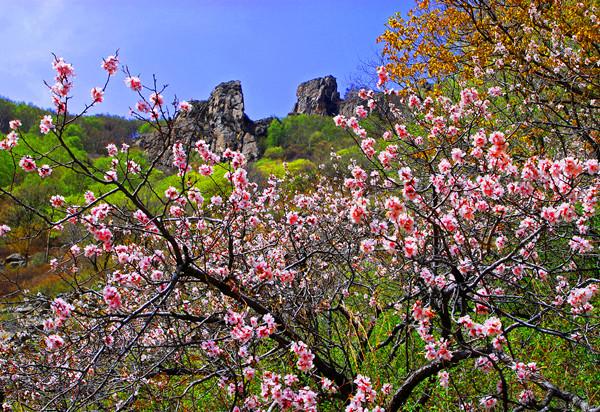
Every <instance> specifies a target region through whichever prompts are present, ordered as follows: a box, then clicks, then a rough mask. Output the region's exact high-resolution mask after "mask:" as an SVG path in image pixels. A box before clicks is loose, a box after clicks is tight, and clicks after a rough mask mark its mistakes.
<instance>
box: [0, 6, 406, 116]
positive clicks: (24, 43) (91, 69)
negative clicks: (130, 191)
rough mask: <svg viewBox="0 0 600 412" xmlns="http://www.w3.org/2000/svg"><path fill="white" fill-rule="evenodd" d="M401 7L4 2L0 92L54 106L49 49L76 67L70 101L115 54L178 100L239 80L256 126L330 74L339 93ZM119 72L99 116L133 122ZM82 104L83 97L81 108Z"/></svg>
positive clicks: (99, 76) (373, 52) (98, 78)
mask: <svg viewBox="0 0 600 412" xmlns="http://www.w3.org/2000/svg"><path fill="white" fill-rule="evenodd" d="M411 4H412V1H410V0H401V1H392V0H362V1H355V0H320V1H318V0H317V1H316V0H197V1H191V0H190V1H174V0H171V1H168V2H167V1H152V0H146V1H137V0H130V1H125V0H87V1H84V0H80V1H75V0H40V1H32V0H0V9H1V10H2V13H0V39H2V41H1V45H0V52H1V53H0V55H2V58H3V63H2V64H1V65H0V95H3V96H6V97H9V98H11V99H13V100H17V101H26V102H33V103H35V104H37V105H41V106H43V107H49V106H50V98H49V93H48V92H47V90H45V89H44V87H43V83H42V82H43V80H48V81H51V80H52V76H53V73H52V70H51V67H50V62H51V54H50V53H51V52H55V53H56V54H58V55H60V56H63V57H65V60H67V61H68V62H71V63H73V65H74V66H75V70H76V74H77V77H76V78H75V90H74V95H75V96H76V97H77V96H80V97H85V98H88V96H89V90H90V88H91V87H93V86H98V85H100V84H101V82H102V81H103V72H102V70H101V69H100V67H99V65H100V59H101V57H103V56H106V55H109V54H112V52H114V50H116V49H117V48H118V49H120V58H121V61H122V63H125V64H127V65H128V66H129V67H130V69H131V70H132V72H134V73H136V74H140V76H141V78H142V81H144V80H150V79H151V77H152V74H156V75H157V77H158V79H159V82H160V83H161V84H165V83H166V84H168V85H169V89H168V90H169V91H170V92H171V93H176V94H177V96H178V97H180V98H181V99H192V98H195V99H204V98H206V97H207V96H208V95H209V93H210V91H211V90H212V89H213V87H214V86H215V85H217V84H218V83H220V82H222V81H227V80H233V79H239V80H241V81H242V87H243V89H244V97H245V102H246V112H247V113H248V114H249V116H250V117H251V118H253V119H257V118H261V117H265V116H269V115H278V116H283V115H285V114H287V113H288V112H289V111H290V110H291V109H292V106H293V104H294V101H295V92H296V87H297V85H298V84H299V83H300V82H302V81H305V80H308V79H312V78H314V77H319V76H324V75H327V74H332V75H334V76H336V77H337V79H338V87H339V89H340V92H342V93H343V91H344V89H345V88H346V87H347V85H348V82H349V80H350V79H352V78H353V76H356V75H361V70H360V69H359V67H360V65H361V62H369V61H375V60H376V58H377V54H378V51H379V50H380V48H381V47H380V45H377V44H376V42H375V39H376V37H377V36H378V35H379V34H381V33H382V32H383V30H384V24H385V22H386V20H387V18H388V17H389V16H391V15H392V14H393V13H394V12H396V11H405V10H406V9H407V8H408V7H409V6H410V5H411ZM133 98H134V96H133V95H132V93H131V92H130V91H128V90H126V89H125V87H124V85H123V75H122V74H119V75H118V76H117V78H116V79H115V81H113V82H112V84H111V86H110V87H109V90H108V92H107V94H106V100H105V102H104V103H102V104H101V105H100V106H99V108H98V110H96V112H108V113H111V114H117V115H126V114H127V111H128V107H129V106H131V105H133V104H134V103H135V101H134V99H133ZM82 102H83V100H81V99H79V98H77V100H75V103H76V104H79V105H81V104H82Z"/></svg>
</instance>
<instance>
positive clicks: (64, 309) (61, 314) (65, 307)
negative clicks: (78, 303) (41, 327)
mask: <svg viewBox="0 0 600 412" xmlns="http://www.w3.org/2000/svg"><path fill="white" fill-rule="evenodd" d="M73 309H75V307H74V306H73V305H71V304H70V303H67V302H66V301H65V300H64V299H62V298H56V299H54V302H52V311H53V312H54V314H55V315H56V316H57V317H58V318H59V319H62V320H64V319H67V318H68V317H70V316H71V311H73Z"/></svg>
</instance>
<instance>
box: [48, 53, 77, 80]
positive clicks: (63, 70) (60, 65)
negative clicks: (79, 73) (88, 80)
mask: <svg viewBox="0 0 600 412" xmlns="http://www.w3.org/2000/svg"><path fill="white" fill-rule="evenodd" d="M52 68H53V69H54V70H56V73H57V75H58V76H60V77H65V78H66V77H71V76H73V75H75V70H74V69H73V66H72V65H71V64H69V63H67V62H65V60H64V59H63V58H62V57H59V58H56V59H55V60H54V61H53V62H52Z"/></svg>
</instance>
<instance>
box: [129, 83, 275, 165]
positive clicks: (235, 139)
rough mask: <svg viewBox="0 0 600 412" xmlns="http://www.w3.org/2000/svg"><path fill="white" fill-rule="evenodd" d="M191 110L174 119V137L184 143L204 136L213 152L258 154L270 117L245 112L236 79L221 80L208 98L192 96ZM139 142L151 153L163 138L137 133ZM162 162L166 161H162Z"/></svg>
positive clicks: (154, 151)
mask: <svg viewBox="0 0 600 412" xmlns="http://www.w3.org/2000/svg"><path fill="white" fill-rule="evenodd" d="M190 103H191V104H192V110H191V111H190V112H189V113H181V114H180V115H179V116H178V117H177V119H175V123H174V127H173V129H174V130H173V139H172V140H173V141H181V142H183V143H184V144H186V143H189V142H194V141H196V140H200V139H202V140H205V141H206V142H207V143H208V144H209V145H210V147H211V150H213V151H214V152H216V153H223V151H224V150H225V149H226V148H230V149H233V150H238V151H241V152H242V153H244V154H245V155H246V157H247V158H248V159H250V160H252V159H256V158H257V157H258V145H257V142H258V139H259V138H261V137H263V136H266V134H267V128H268V126H269V123H270V122H271V120H272V119H271V118H267V119H261V120H258V121H252V120H251V119H250V118H249V117H248V116H247V115H246V113H245V112H244V94H243V93H242V85H241V83H240V82H239V81H237V80H234V81H229V82H226V83H221V84H219V85H218V86H217V87H215V89H214V90H213V91H212V93H211V94H210V97H209V98H208V100H193V101H190ZM139 145H140V146H141V147H142V148H143V149H145V150H146V151H148V152H149V153H150V155H151V156H153V155H157V154H159V153H161V151H162V149H163V145H164V142H162V141H160V139H158V138H157V136H156V135H155V134H147V135H144V136H141V137H140V141H139ZM165 163H168V161H167V162H165Z"/></svg>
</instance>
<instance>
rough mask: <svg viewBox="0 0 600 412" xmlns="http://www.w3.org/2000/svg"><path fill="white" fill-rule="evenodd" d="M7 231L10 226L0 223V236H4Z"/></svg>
mask: <svg viewBox="0 0 600 412" xmlns="http://www.w3.org/2000/svg"><path fill="white" fill-rule="evenodd" d="M8 232H10V226H8V225H0V237H3V236H6V234H7V233H8Z"/></svg>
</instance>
